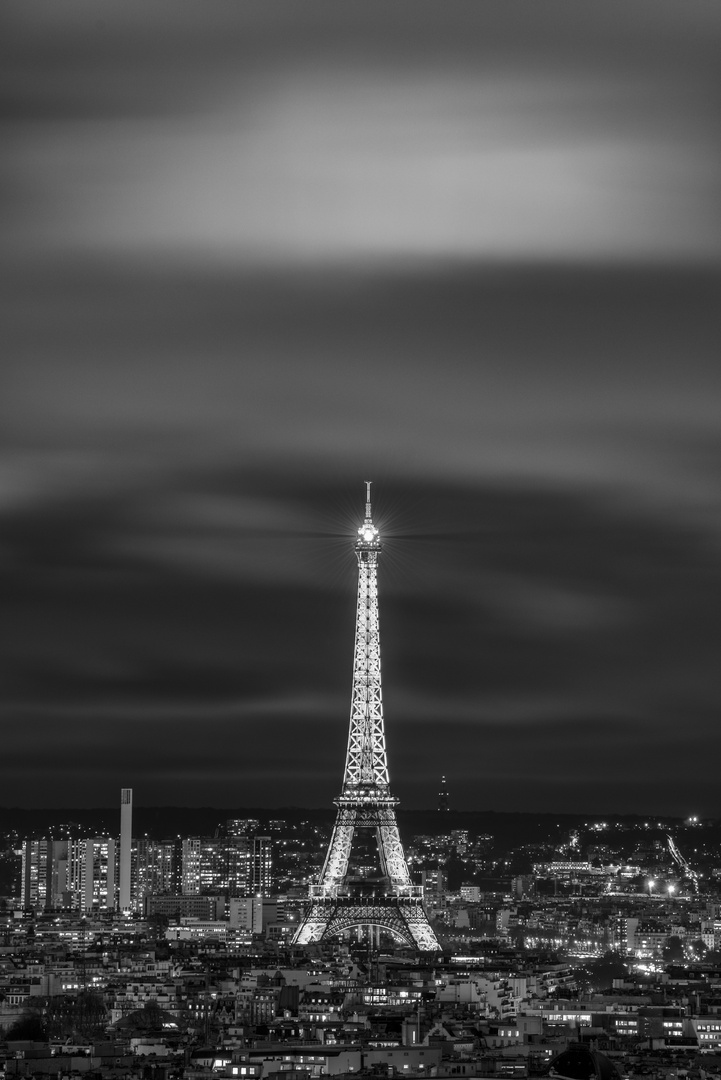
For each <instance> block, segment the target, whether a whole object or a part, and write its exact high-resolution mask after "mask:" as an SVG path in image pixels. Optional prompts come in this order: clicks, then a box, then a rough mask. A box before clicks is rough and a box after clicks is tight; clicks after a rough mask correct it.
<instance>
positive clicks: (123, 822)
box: [120, 787, 133, 911]
mask: <svg viewBox="0 0 721 1080" xmlns="http://www.w3.org/2000/svg"><path fill="white" fill-rule="evenodd" d="M132 843H133V789H132V788H129V787H128V788H125V787H124V788H121V789H120V910H121V911H130V849H131V847H132Z"/></svg>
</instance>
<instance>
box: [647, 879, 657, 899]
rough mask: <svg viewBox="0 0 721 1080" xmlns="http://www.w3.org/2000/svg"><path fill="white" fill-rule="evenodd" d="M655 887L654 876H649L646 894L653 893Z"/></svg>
mask: <svg viewBox="0 0 721 1080" xmlns="http://www.w3.org/2000/svg"><path fill="white" fill-rule="evenodd" d="M655 888H656V879H655V878H649V879H648V895H649V896H652V895H653V890H654V889H655Z"/></svg>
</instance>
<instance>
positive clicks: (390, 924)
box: [293, 483, 441, 952]
mask: <svg viewBox="0 0 721 1080" xmlns="http://www.w3.org/2000/svg"><path fill="white" fill-rule="evenodd" d="M355 551H356V556H357V558H358V605H357V611H356V629H355V650H354V657H353V694H352V701H351V713H350V727H349V731H348V750H347V753H346V762H345V774H344V777H343V788H342V791H341V794H340V795H339V796H338V798H337V799H335V800H334V802H335V805H336V806H337V808H338V815H337V817H336V822H335V826H334V828H333V834H332V836H331V839H330V844H329V845H328V851H327V854H326V857H325V862H324V864H323V869H322V871H321V874H320V878H319V880H318V884H317V885H312V886H311V889H310V902H309V905H308V910H307V911H306V913H305V917H304V919H303V921H302V922H301V925H300V926H299V928H298V930H297V932H296V934H295V937H294V939H293V942H294V944H297V945H307V944H310V943H311V942H315V941H320V940H321V939H323V938H328V937H335V936H337V935H339V934H342V933H343V932H344V931H346V930H349V929H351V928H352V927H356V926H367V925H372V926H377V927H380V928H382V929H385V930H388V931H390V932H391V933H392V934H393V935H394V936H395V937H397V938H400V939H401V940H402V941H404V942H405V943H406V944H407V945H410V946H411V947H414V948H416V949H419V950H421V951H423V952H437V951H440V948H441V946H440V944H439V942H438V939H437V938H436V935H435V934H434V932H433V930H432V928H431V926H430V923H429V922H428V918H427V916H426V912H425V909H424V907H423V889H422V887H421V886H420V885H413V884H411V878H410V874H409V873H408V864H407V863H406V859H405V855H404V853H403V845H402V843H401V838H400V834H399V832H398V824H397V822H396V805H397V803H398V800H397V799H396V798H395V797H394V796H393V795H392V794H391V791H390V784H389V779H388V760H387V755H386V738H385V728H384V723H383V695H382V690H381V646H380V632H379V623H378V581H377V571H378V556H379V554H380V551H381V543H380V539H379V536H378V530H377V529H376V528H375V526H374V524H373V518H372V514H371V497H370V483H368V484H367V501H366V513H365V520H364V522H363V524H362V525H361V527H360V529H359V530H358V541H357V543H356V545H355ZM359 831H363V832H364V833H365V834H366V836H367V835H368V834H369V833H370V834H371V835H372V834H373V833H375V841H376V847H377V854H378V867H379V870H380V874H379V875H377V876H375V877H369V876H368V875H367V873H364V872H363V870H364V868H362V867H361V868H356V870H355V872H354V868H353V860H352V852H353V841H354V837H356V834H358V833H359ZM366 869H367V868H366ZM359 871H360V872H359Z"/></svg>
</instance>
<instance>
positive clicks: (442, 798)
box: [438, 776, 450, 811]
mask: <svg viewBox="0 0 721 1080" xmlns="http://www.w3.org/2000/svg"><path fill="white" fill-rule="evenodd" d="M438 809H439V810H440V811H443V810H450V806H449V805H448V785H447V784H446V778H445V776H442V777H441V790H440V791H439V792H438Z"/></svg>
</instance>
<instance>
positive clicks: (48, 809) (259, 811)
mask: <svg viewBox="0 0 721 1080" xmlns="http://www.w3.org/2000/svg"><path fill="white" fill-rule="evenodd" d="M132 806H133V811H135V810H169V811H172V810H182V811H188V812H195V811H197V812H204V813H205V812H213V813H218V814H226V813H228V812H230V811H232V812H234V813H243V814H248V815H250V814H253V815H254V816H261V817H263V816H268V815H270V814H278V815H281V814H282V813H313V814H328V815H330V816H333V815H335V814H336V812H337V811H336V809H335V807H334V806H332V805H331V806H301V805H298V804H290V805H285V806H271V807H268V806H212V805H211V804H203V805H197V806H196V805H193V806H189V805H187V804H181V803H136V802H133V804H132ZM119 808H120V801H119V800H118V802H117V804H112V805H107V806H0V814H4V813H64V814H65V813H83V814H89V813H103V814H106V813H117V812H118V811H119ZM398 811H399V812H400V813H401V814H438V815H439V816H440V817H443V816H445V815H446V814H448V815H449V816H453V815H454V814H460V815H464V814H476V815H477V814H489V815H497V816H499V817H500V816H504V817H520V816H530V815H533V816H535V817H556V818H558V817H567V818H574V819H575V818H581V817H592V818H634V819H638V820H639V821H642V820H645V819H648V818H655V819H661V818H663V819H665V820H668V821H680V822H683V821H686V820H688V819H687V818H685V817H683V816H682V815H680V814H669V813H665V812H659V811H648V812H646V813H640V812H639V811H616V810H614V811H606V812H602V811H595V810H575V811H569V810H533V809H528V810H493V809H490V808H485V809H474V810H469V809H456V808H454V807H450V808H449V809H448V810H439V809H438V808H437V807H426V808H417V807H416V808H412V807H409V808H406V807H403V806H399V807H398ZM703 822H721V818H714V817H703V816H699V823H700V824H701V823H703Z"/></svg>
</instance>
